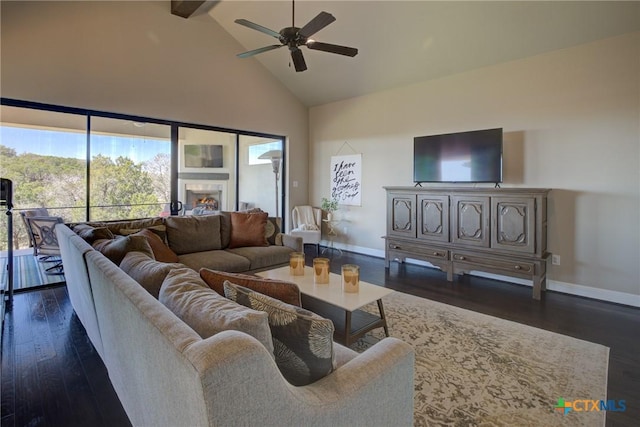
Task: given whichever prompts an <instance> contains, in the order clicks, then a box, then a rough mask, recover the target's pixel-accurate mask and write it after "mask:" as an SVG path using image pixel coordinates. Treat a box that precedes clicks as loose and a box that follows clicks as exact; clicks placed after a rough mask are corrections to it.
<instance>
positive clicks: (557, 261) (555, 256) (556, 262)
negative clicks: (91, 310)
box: [551, 255, 560, 265]
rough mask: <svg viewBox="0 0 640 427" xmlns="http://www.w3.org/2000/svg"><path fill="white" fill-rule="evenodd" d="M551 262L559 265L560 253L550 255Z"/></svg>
mask: <svg viewBox="0 0 640 427" xmlns="http://www.w3.org/2000/svg"><path fill="white" fill-rule="evenodd" d="M551 264H553V265H560V255H551Z"/></svg>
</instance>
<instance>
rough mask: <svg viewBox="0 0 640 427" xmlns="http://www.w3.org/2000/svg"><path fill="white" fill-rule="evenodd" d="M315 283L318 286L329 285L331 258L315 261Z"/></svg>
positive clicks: (315, 259) (316, 259)
mask: <svg viewBox="0 0 640 427" xmlns="http://www.w3.org/2000/svg"><path fill="white" fill-rule="evenodd" d="M313 283H315V284H316V285H326V284H328V283H329V258H314V259H313Z"/></svg>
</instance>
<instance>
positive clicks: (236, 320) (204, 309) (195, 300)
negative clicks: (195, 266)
mask: <svg viewBox="0 0 640 427" xmlns="http://www.w3.org/2000/svg"><path fill="white" fill-rule="evenodd" d="M158 299H159V300H160V302H161V303H162V304H164V305H165V306H166V307H167V308H168V309H169V310H171V311H172V312H173V313H174V314H175V315H176V316H178V317H179V318H180V319H182V321H183V322H185V323H186V324H187V325H189V326H190V327H191V329H193V330H194V331H196V332H197V333H198V335H200V336H201V337H202V338H203V339H205V338H208V337H210V336H212V335H215V334H217V333H218V332H222V331H226V330H236V331H241V332H244V333H246V334H249V335H251V336H252V337H254V338H256V339H257V340H258V341H260V342H261V343H262V344H263V345H264V346H265V347H266V349H267V350H268V351H269V352H270V353H271V354H273V340H272V338H271V331H270V329H269V322H268V317H267V314H266V313H264V312H262V311H258V310H252V309H251V308H247V307H244V306H242V305H240V304H237V303H235V302H233V301H230V300H228V299H227V298H225V297H224V296H222V295H220V294H218V293H217V292H216V291H214V290H213V289H211V288H210V287H209V286H207V284H206V283H204V281H203V280H202V279H201V278H200V276H199V275H198V273H197V272H195V271H194V270H192V269H190V268H178V269H174V270H171V271H170V272H169V274H167V277H166V278H165V279H164V281H163V283H162V286H161V287H160V294H159V296H158Z"/></svg>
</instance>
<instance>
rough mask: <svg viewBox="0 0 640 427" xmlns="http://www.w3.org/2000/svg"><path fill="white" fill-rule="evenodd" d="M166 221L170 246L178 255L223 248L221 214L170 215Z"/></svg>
mask: <svg viewBox="0 0 640 427" xmlns="http://www.w3.org/2000/svg"><path fill="white" fill-rule="evenodd" d="M165 221H166V226H167V240H168V241H169V246H170V247H171V249H173V251H174V252H175V253H176V254H178V255H182V254H191V253H194V252H205V251H213V250H217V249H222V243H221V239H220V215H200V216H170V217H167V218H166V219H165Z"/></svg>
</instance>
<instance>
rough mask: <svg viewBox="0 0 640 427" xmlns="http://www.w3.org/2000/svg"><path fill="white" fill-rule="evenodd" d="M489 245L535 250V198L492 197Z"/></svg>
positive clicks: (512, 249) (501, 247) (510, 248)
mask: <svg viewBox="0 0 640 427" xmlns="http://www.w3.org/2000/svg"><path fill="white" fill-rule="evenodd" d="M491 214H492V216H493V218H494V221H495V223H494V224H493V227H492V230H491V247H492V248H494V249H505V250H509V251H517V252H526V253H534V252H535V233H534V230H535V199H534V198H531V197H527V198H508V197H493V198H492V199H491Z"/></svg>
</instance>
